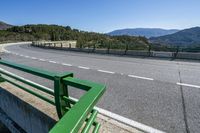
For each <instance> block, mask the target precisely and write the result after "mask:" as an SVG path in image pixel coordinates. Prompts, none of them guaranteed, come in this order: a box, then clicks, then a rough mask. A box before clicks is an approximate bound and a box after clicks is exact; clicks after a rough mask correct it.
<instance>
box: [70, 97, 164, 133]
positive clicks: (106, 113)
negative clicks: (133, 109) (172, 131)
mask: <svg viewBox="0 0 200 133" xmlns="http://www.w3.org/2000/svg"><path fill="white" fill-rule="evenodd" d="M70 98H71V99H72V100H74V101H78V99H76V98H73V97H70ZM94 109H96V110H97V111H98V112H99V113H100V114H102V115H104V116H107V117H110V118H112V119H114V120H117V121H119V122H122V123H124V124H126V125H129V126H131V127H134V128H137V129H138V130H141V131H144V132H148V133H165V132H163V131H161V130H158V129H155V128H153V127H150V126H147V125H144V124H142V123H139V122H137V121H134V120H131V119H128V118H126V117H123V116H121V115H118V114H115V113H112V112H110V111H107V110H105V109H102V108H99V107H96V106H95V107H94Z"/></svg>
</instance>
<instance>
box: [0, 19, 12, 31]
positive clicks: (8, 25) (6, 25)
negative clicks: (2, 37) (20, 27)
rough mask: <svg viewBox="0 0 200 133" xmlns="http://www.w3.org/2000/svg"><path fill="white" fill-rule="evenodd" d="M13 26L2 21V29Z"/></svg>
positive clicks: (0, 28)
mask: <svg viewBox="0 0 200 133" xmlns="http://www.w3.org/2000/svg"><path fill="white" fill-rule="evenodd" d="M11 27H12V25H10V24H7V23H5V22H3V21H0V30H6V29H8V28H11Z"/></svg>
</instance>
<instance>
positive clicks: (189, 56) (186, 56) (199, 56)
mask: <svg viewBox="0 0 200 133" xmlns="http://www.w3.org/2000/svg"><path fill="white" fill-rule="evenodd" d="M176 58H180V59H195V60H200V53H188V52H180V53H178V54H177V57H176Z"/></svg>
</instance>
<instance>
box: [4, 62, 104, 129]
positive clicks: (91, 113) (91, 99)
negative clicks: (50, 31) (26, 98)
mask: <svg viewBox="0 0 200 133" xmlns="http://www.w3.org/2000/svg"><path fill="white" fill-rule="evenodd" d="M0 64H1V65H4V66H7V67H11V68H14V69H17V70H20V71H23V72H26V73H30V74H32V75H36V76H39V77H42V78H46V79H49V80H51V81H53V82H54V89H50V88H47V87H44V86H41V85H39V84H37V83H34V82H31V81H29V80H26V79H24V78H22V77H19V76H17V75H15V74H12V73H10V72H8V71H5V70H3V69H0V74H1V75H0V81H1V82H3V81H6V82H9V83H11V84H13V85H15V86H17V87H19V88H21V89H23V90H24V91H26V92H28V93H30V94H32V95H35V96H37V97H38V98H40V99H42V100H44V101H46V102H48V103H50V104H52V105H55V107H56V110H57V114H58V117H59V118H60V120H59V121H58V122H57V123H56V124H55V126H54V127H53V128H52V129H51V130H50V133H77V132H82V133H88V132H89V131H90V130H92V132H94V133H97V132H98V131H99V128H100V124H99V123H98V122H96V121H95V118H96V116H97V111H96V110H94V109H93V108H94V106H95V105H96V103H97V102H98V100H99V99H100V97H101V96H102V95H103V93H104V92H105V88H106V87H105V85H102V84H98V83H94V82H90V81H86V80H81V79H78V78H74V77H73V74H72V73H69V72H65V73H61V74H59V73H53V72H49V71H45V70H41V69H37V68H33V67H28V66H24V65H21V64H16V63H13V62H9V61H5V60H0ZM12 79H14V80H16V81H20V82H22V83H24V84H27V85H29V86H32V87H34V88H36V89H38V90H40V91H42V92H45V93H47V94H49V95H51V96H54V100H51V99H49V98H47V97H45V96H43V95H41V94H39V93H37V92H36V91H33V90H31V89H28V88H27V87H24V86H23V85H21V84H19V83H18V82H16V81H13V80H12ZM69 86H71V87H75V88H77V89H81V90H84V91H86V93H85V94H84V95H83V96H82V97H81V98H80V99H79V100H78V101H74V100H73V99H71V98H70V96H69V94H68V87H69ZM92 126H93V128H91V127H92Z"/></svg>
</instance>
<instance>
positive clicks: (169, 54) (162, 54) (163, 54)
mask: <svg viewBox="0 0 200 133" xmlns="http://www.w3.org/2000/svg"><path fill="white" fill-rule="evenodd" d="M173 55H174V54H173V52H158V51H153V56H154V57H168V58H172V57H173Z"/></svg>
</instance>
